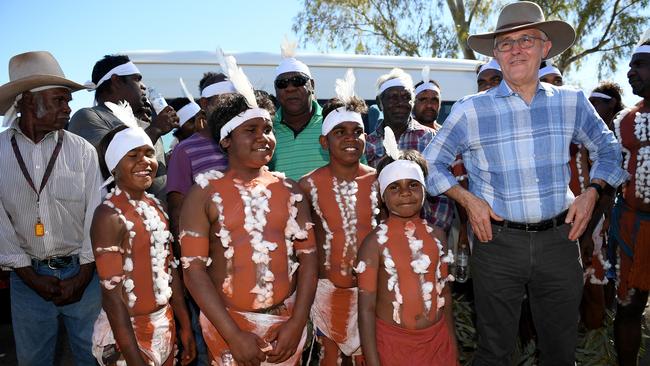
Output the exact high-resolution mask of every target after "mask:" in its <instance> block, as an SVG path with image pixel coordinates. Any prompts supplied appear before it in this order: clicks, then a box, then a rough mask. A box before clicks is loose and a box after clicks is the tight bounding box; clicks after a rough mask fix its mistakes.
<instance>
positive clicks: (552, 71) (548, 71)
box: [537, 65, 562, 78]
mask: <svg viewBox="0 0 650 366" xmlns="http://www.w3.org/2000/svg"><path fill="white" fill-rule="evenodd" d="M549 74H556V75H560V76H562V73H561V72H560V70H559V69H558V68H557V67H555V66H553V65H548V66H545V67H543V68H541V69H539V74H538V76H537V77H538V78H541V77H544V76H546V75H549Z"/></svg>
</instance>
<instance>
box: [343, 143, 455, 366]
mask: <svg viewBox="0 0 650 366" xmlns="http://www.w3.org/2000/svg"><path fill="white" fill-rule="evenodd" d="M388 155H389V156H387V157H386V158H384V159H383V160H382V161H381V162H380V164H379V165H378V167H377V168H378V172H379V187H380V193H381V197H382V199H383V202H384V203H385V204H386V207H387V209H388V213H389V214H388V215H389V216H388V219H387V220H385V221H384V222H383V223H382V224H381V225H379V226H378V227H377V228H376V229H375V230H373V231H372V232H371V233H370V234H369V235H368V236H367V237H366V238H365V240H364V241H363V244H362V245H361V250H360V253H359V259H358V264H357V267H356V272H357V273H358V278H359V290H360V292H359V331H360V333H361V346H362V348H363V354H364V357H365V359H366V362H367V365H369V366H374V365H383V366H390V365H439V366H449V365H457V364H458V360H457V352H456V341H455V336H454V325H453V316H452V306H451V305H452V304H451V295H450V290H449V286H445V284H446V282H447V281H449V280H453V277H452V276H450V275H448V274H447V265H448V263H450V262H452V261H453V259H452V258H451V254H450V255H446V256H445V255H443V254H444V253H443V251H442V245H441V243H440V240H438V239H437V238H436V236H435V234H433V229H432V228H431V227H429V226H428V225H427V224H426V223H425V222H424V221H423V220H422V219H420V210H421V209H422V205H423V202H424V199H425V191H424V176H425V174H426V173H427V168H426V162H425V161H424V159H423V158H422V156H421V155H420V154H419V153H418V152H416V151H412V150H410V151H407V152H405V153H398V154H388ZM396 155H397V156H396ZM391 156H392V157H391ZM394 158H399V159H400V160H394Z"/></svg>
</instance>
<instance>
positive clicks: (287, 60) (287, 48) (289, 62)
mask: <svg viewBox="0 0 650 366" xmlns="http://www.w3.org/2000/svg"><path fill="white" fill-rule="evenodd" d="M297 47H298V42H296V41H290V40H289V38H287V36H286V35H285V36H284V40H283V41H282V44H281V45H280V55H281V56H282V61H281V62H280V64H279V65H278V67H277V68H276V69H275V77H278V76H280V75H282V74H284V73H287V72H300V73H303V74H305V75H307V76H309V78H310V79H311V77H312V76H311V71H309V67H308V66H307V65H306V64H305V63H303V62H302V61H299V60H297V59H296V48H297Z"/></svg>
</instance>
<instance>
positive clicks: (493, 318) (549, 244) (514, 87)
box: [424, 1, 627, 366]
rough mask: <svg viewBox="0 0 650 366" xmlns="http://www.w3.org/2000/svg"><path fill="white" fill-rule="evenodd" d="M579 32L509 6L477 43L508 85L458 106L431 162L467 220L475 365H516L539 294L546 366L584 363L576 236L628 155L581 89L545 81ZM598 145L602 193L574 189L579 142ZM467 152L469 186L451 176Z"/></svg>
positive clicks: (596, 170) (440, 188) (533, 9)
mask: <svg viewBox="0 0 650 366" xmlns="http://www.w3.org/2000/svg"><path fill="white" fill-rule="evenodd" d="M574 39H575V31H574V30H573V27H571V26H570V25H569V24H567V23H565V22H563V21H545V19H544V15H543V13H542V9H541V8H540V7H539V6H538V5H536V4H534V3H532V2H527V1H521V2H517V3H513V4H509V5H506V6H505V7H504V8H503V9H502V10H501V13H500V15H499V18H498V21H497V26H496V30H495V31H494V32H491V33H485V34H477V35H473V36H470V37H469V39H468V44H469V46H470V47H471V48H472V49H473V50H474V51H477V52H479V53H481V54H484V55H487V56H492V57H495V58H496V60H497V61H498V63H499V65H500V66H501V70H502V72H503V81H502V82H501V84H500V85H499V86H498V87H495V88H492V89H490V90H489V91H487V92H484V93H481V94H476V95H472V96H468V97H466V98H463V99H462V100H460V101H459V102H458V103H456V105H455V106H454V107H453V108H452V111H451V113H450V115H449V117H447V120H446V121H445V123H444V124H443V125H442V129H441V130H440V132H439V133H438V134H437V135H436V137H435V138H434V139H433V141H432V142H431V144H430V145H429V146H428V147H427V149H426V150H425V152H424V154H425V157H426V158H427V161H428V163H429V171H430V174H429V177H428V178H427V179H428V180H427V188H428V190H429V192H430V193H431V194H432V195H438V194H441V193H445V194H446V195H447V196H449V197H451V198H452V199H454V200H456V201H457V202H459V203H460V204H461V205H463V207H465V209H466V210H467V212H468V216H469V221H470V224H471V225H472V230H473V232H474V235H475V236H476V237H477V239H478V240H479V241H480V243H477V244H476V245H475V246H474V248H473V254H472V266H473V276H474V295H475V300H476V313H477V329H478V334H479V340H478V351H477V352H476V354H475V357H474V365H505V364H508V363H509V357H510V355H511V353H512V351H513V349H514V346H515V341H516V335H517V325H518V322H519V316H520V309H521V302H522V299H523V297H524V293H525V291H526V287H528V291H529V296H530V303H531V309H532V313H533V320H534V322H535V326H536V328H537V333H538V349H539V351H540V355H539V365H553V366H561V365H574V362H575V356H574V353H575V346H576V339H577V327H578V306H579V304H580V298H581V295H582V285H583V279H582V268H581V263H580V249H579V247H578V243H577V241H576V240H577V238H578V237H579V236H580V234H582V232H583V231H584V230H585V227H586V226H587V223H588V222H589V220H590V218H591V214H592V211H593V208H594V205H595V203H596V201H597V200H598V198H599V196H600V194H601V193H602V191H603V189H604V188H606V187H608V186H611V187H617V186H619V185H620V184H621V183H622V182H623V181H625V179H626V178H627V173H626V172H624V171H623V170H622V169H621V168H620V166H621V149H620V146H619V145H618V143H617V141H616V139H615V138H614V136H613V134H612V133H611V132H610V131H609V129H608V128H607V126H606V125H605V123H604V122H603V121H602V120H601V119H600V117H598V114H597V113H596V111H595V110H594V108H593V107H592V106H591V104H590V103H589V101H588V100H587V98H586V97H585V96H584V94H583V93H582V92H581V91H577V90H573V89H569V88H558V87H555V86H552V85H549V84H540V83H539V81H538V78H537V73H538V70H539V65H540V62H541V61H542V60H543V59H548V58H552V57H554V56H556V55H558V54H560V53H562V52H563V51H564V50H566V49H567V48H569V47H570V46H571V45H572V44H573V41H574ZM571 142H575V143H580V144H583V145H584V146H586V147H587V149H588V150H589V156H590V157H591V158H592V159H593V161H594V162H593V167H592V168H591V172H590V177H592V181H591V183H592V184H591V185H590V186H589V188H587V189H586V190H585V192H584V193H583V194H581V195H579V196H578V197H574V196H573V194H572V193H571V190H570V189H569V179H570V170H569V165H568V161H569V145H570V144H571ZM459 153H460V154H462V156H463V161H464V163H465V167H466V169H467V172H468V176H469V190H465V189H463V188H462V187H461V186H460V185H458V183H457V181H456V179H455V178H454V177H453V176H452V175H451V173H450V172H449V166H450V164H451V163H452V162H453V161H454V159H455V157H456V155H457V154H459Z"/></svg>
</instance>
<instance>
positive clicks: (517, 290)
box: [471, 225, 583, 366]
mask: <svg viewBox="0 0 650 366" xmlns="http://www.w3.org/2000/svg"><path fill="white" fill-rule="evenodd" d="M569 230H570V226H569V225H561V226H558V227H555V228H551V229H549V230H546V231H541V232H525V231H522V230H517V229H509V228H504V227H501V226H496V225H492V232H493V235H492V236H493V240H492V241H490V242H488V243H481V242H479V241H478V240H476V241H475V243H476V244H475V245H474V248H473V252H472V257H471V266H472V274H473V281H474V297H475V304H476V317H477V330H478V350H477V352H476V354H475V356H474V363H473V365H474V366H483V365H510V364H511V359H510V358H511V356H512V352H513V350H514V347H515V342H516V338H517V330H518V325H519V316H520V311H521V302H522V300H523V297H524V293H525V291H526V290H525V287H526V286H528V290H529V295H530V306H531V311H532V314H533V321H534V323H535V328H536V329H537V335H538V341H537V346H538V349H539V351H540V360H539V361H540V362H539V365H540V366H546V365H549V366H550V365H552V366H563V365H574V364H575V348H576V342H577V333H578V320H579V309H578V307H579V305H580V299H581V297H582V288H583V277H582V266H581V263H580V249H579V247H578V243H577V242H576V241H570V240H569V239H568V234H569Z"/></svg>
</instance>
